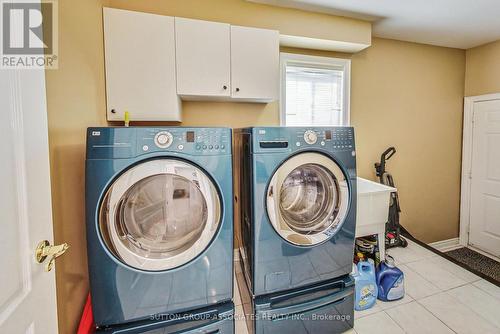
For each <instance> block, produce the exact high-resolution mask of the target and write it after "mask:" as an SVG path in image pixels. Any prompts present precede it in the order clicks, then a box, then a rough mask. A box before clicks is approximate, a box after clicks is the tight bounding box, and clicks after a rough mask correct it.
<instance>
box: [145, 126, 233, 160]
mask: <svg viewBox="0 0 500 334" xmlns="http://www.w3.org/2000/svg"><path fill="white" fill-rule="evenodd" d="M137 142H138V145H137V149H138V150H139V151H142V152H143V153H147V152H154V151H163V150H168V151H177V152H185V153H187V154H207V155H214V154H227V153H230V152H231V130H230V129H225V128H181V127H179V128H138V130H137Z"/></svg>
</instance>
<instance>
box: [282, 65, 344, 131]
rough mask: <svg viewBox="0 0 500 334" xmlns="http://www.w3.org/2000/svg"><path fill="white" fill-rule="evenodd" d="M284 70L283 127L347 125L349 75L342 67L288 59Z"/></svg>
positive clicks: (283, 66) (283, 67)
mask: <svg viewBox="0 0 500 334" xmlns="http://www.w3.org/2000/svg"><path fill="white" fill-rule="evenodd" d="M302 57H307V56H302ZM311 58H315V60H317V58H318V57H311ZM328 60H329V61H330V59H328ZM342 61H344V60H342ZM282 71H283V73H282V80H284V82H282V90H283V91H284V92H283V93H284V94H283V96H282V118H284V119H283V120H282V123H284V124H283V125H287V126H329V125H330V126H341V125H348V116H349V115H348V110H347V105H348V104H347V103H346V102H347V101H346V100H345V99H348V96H346V92H348V90H347V89H346V84H347V82H348V80H346V75H348V73H347V71H346V68H345V67H344V66H342V64H317V63H313V62H311V63H309V64H308V63H307V59H306V60H305V61H304V59H303V60H302V61H300V62H296V61H294V60H293V59H292V60H290V59H289V60H285V62H284V63H283V64H282ZM346 73H347V74H346ZM283 100H284V101H283ZM283 109H284V110H283Z"/></svg>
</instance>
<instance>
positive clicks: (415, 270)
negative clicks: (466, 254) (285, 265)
mask: <svg viewBox="0 0 500 334" xmlns="http://www.w3.org/2000/svg"><path fill="white" fill-rule="evenodd" d="M388 254H390V255H392V256H393V257H394V258H395V260H396V264H397V265H398V267H399V268H400V269H401V270H402V271H403V272H404V273H405V287H406V296H405V297H404V298H403V299H401V300H399V301H397V302H388V303H385V302H381V301H377V304H376V305H375V306H374V307H373V308H371V309H369V310H365V311H361V312H355V320H354V329H353V330H351V331H349V332H347V333H353V334H356V333H357V334H377V333H381V334H391V333H418V334H420V333H444V334H446V333H460V334H461V333H473V334H476V333H481V334H486V333H495V334H499V333H500V288H499V287H497V286H495V285H493V284H491V283H489V282H487V281H485V280H483V279H481V278H480V277H478V276H476V275H474V274H472V273H471V272H469V271H467V270H465V269H463V268H461V267H459V266H457V265H455V264H454V263H452V262H449V261H447V260H446V259H444V258H442V257H440V256H438V255H436V254H434V253H433V252H430V251H428V250H427V249H425V248H423V247H421V246H419V245H417V244H416V243H414V242H411V241H409V245H408V247H407V248H393V249H389V250H388ZM235 284H236V283H235ZM237 291H238V289H237V288H236V285H235V298H234V300H235V304H236V306H237V307H236V313H237V317H236V319H242V316H241V315H242V314H243V308H242V307H241V299H240V297H239V293H238V292H237ZM236 334H247V330H246V326H245V323H244V321H242V320H237V322H236ZM277 334H279V333H277Z"/></svg>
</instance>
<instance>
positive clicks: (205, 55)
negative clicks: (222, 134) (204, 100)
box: [175, 17, 231, 98]
mask: <svg viewBox="0 0 500 334" xmlns="http://www.w3.org/2000/svg"><path fill="white" fill-rule="evenodd" d="M175 37H176V39H175V42H176V58H177V93H178V94H179V95H181V96H182V97H185V98H189V97H190V96H199V97H203V96H204V97H229V96H230V95H231V87H230V80H231V74H230V66H231V64H230V53H231V48H230V26H229V24H225V23H217V22H208V21H200V20H191V19H184V18H179V17H176V18H175Z"/></svg>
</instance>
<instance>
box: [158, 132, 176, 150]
mask: <svg viewBox="0 0 500 334" xmlns="http://www.w3.org/2000/svg"><path fill="white" fill-rule="evenodd" d="M173 141H174V137H173V136H172V134H171V133H170V132H168V131H161V132H158V133H157V134H156V136H155V144H156V146H158V147H159V148H167V147H169V146H170V145H172V142H173Z"/></svg>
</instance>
